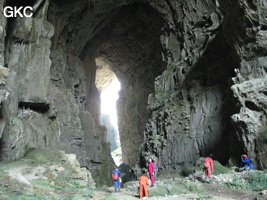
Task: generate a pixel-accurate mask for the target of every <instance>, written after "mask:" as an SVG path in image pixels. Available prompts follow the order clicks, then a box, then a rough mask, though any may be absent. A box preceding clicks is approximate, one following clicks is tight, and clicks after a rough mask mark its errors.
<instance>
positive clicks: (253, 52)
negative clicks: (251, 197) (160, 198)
mask: <svg viewBox="0 0 267 200" xmlns="http://www.w3.org/2000/svg"><path fill="white" fill-rule="evenodd" d="M24 4H25V5H26V4H29V5H31V6H34V15H33V17H32V18H10V19H7V18H5V17H4V16H3V15H0V69H2V70H1V76H0V78H1V81H0V84H1V88H0V99H1V102H2V104H1V116H0V127H1V128H0V131H1V133H0V136H1V140H0V150H1V160H2V161H11V160H15V159H18V158H20V157H22V156H23V155H24V154H25V153H26V152H27V151H28V149H30V148H35V147H39V148H41V147H44V148H54V149H60V150H64V151H65V152H66V153H75V154H76V156H77V159H78V160H79V162H80V163H81V166H83V167H86V168H87V169H89V170H90V171H91V173H92V176H93V178H94V180H95V182H96V184H98V185H101V184H111V182H112V181H111V180H107V179H108V178H103V177H110V174H109V171H110V170H111V169H112V166H113V165H114V162H113V160H112V158H111V156H110V150H109V145H108V144H107V143H106V138H107V136H106V134H107V133H106V129H105V128H104V127H103V126H101V125H100V105H101V103H100V93H99V90H98V88H97V87H96V81H97V83H99V82H101V81H99V80H101V77H96V71H97V69H99V67H101V66H98V65H102V64H99V60H101V61H104V64H105V63H106V64H108V69H109V70H111V71H112V72H114V73H115V74H116V76H117V78H118V79H119V81H120V82H121V85H122V87H121V88H122V89H121V91H120V98H119V100H118V105H117V106H118V115H119V116H118V119H119V131H120V138H121V144H122V154H123V161H124V162H125V163H126V164H128V165H130V166H131V167H133V166H134V165H135V164H136V163H138V165H140V166H141V167H144V166H145V160H146V159H147V158H148V157H152V158H155V159H157V160H158V161H159V166H160V167H161V169H163V170H173V169H178V168H180V167H183V166H188V165H192V164H194V163H195V162H196V160H197V159H198V158H199V157H201V156H206V155H208V154H209V153H213V154H214V156H215V158H216V159H218V160H219V161H220V162H221V163H223V164H224V163H227V162H228V160H229V158H231V159H232V160H235V161H236V163H238V161H239V159H240V154H242V153H248V154H249V155H250V156H251V157H252V158H253V159H254V160H255V162H256V166H257V167H258V168H266V165H267V164H266V155H267V154H266V148H265V147H266V71H267V70H266V59H267V58H266V53H267V51H266V41H267V40H266V16H265V13H266V6H267V5H266V2H265V1H263V0H262V1H244V0H237V1H235V2H232V1H231V2H230V1H223V0H217V1H212V0H203V1H195V0H189V1H182V0H181V1H170V0H162V1H157V0H155V1H148V0H130V1H128V0H122V1H118V0H111V1H95V0H79V1H75V3H74V2H73V1H69V0H66V1H61V0H51V1H47V0H39V1H32V2H28V1H25V2H16V1H13V0H6V1H3V0H2V1H0V5H1V6H0V8H1V10H0V11H2V7H3V5H13V6H14V5H18V6H19V5H24ZM233 19H234V20H233ZM104 64H103V65H104ZM7 69H8V70H7ZM7 71H8V72H7ZM2 72H3V73H2ZM103 74H106V73H103ZM103 76H104V75H103ZM105 76H106V75H105ZM103 79H104V78H103ZM105 80H106V81H103V82H102V83H101V84H103V85H104V84H106V83H107V82H109V81H110V79H109V78H107V79H105ZM101 84H100V85H101ZM140 144H142V145H141V146H140Z"/></svg>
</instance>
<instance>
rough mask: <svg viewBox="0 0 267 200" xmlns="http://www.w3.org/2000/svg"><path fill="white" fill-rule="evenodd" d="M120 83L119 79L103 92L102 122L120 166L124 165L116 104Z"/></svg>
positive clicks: (112, 152) (113, 81)
mask: <svg viewBox="0 0 267 200" xmlns="http://www.w3.org/2000/svg"><path fill="white" fill-rule="evenodd" d="M119 91H120V82H119V80H118V79H117V78H115V79H114V80H112V82H111V83H110V84H109V85H108V86H107V87H106V88H104V89H103V91H101V96H100V98H101V116H100V122H101V124H102V125H104V126H106V128H107V139H106V140H107V142H109V143H110V151H111V155H112V157H113V159H114V161H115V163H116V165H117V166H119V165H120V164H121V163H122V155H121V154H122V153H121V144H120V135H119V130H118V117H117V106H116V102H117V100H118V98H119V95H118V92H119Z"/></svg>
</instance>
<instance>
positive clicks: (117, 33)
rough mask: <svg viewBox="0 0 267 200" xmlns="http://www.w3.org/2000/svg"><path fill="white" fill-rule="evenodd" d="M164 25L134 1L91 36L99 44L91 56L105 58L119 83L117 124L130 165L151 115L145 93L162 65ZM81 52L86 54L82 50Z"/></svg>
mask: <svg viewBox="0 0 267 200" xmlns="http://www.w3.org/2000/svg"><path fill="white" fill-rule="evenodd" d="M163 26H164V21H163V19H162V18H161V16H160V15H159V13H157V12H156V11H155V10H154V9H153V8H151V7H150V6H148V5H146V4H142V3H135V4H133V5H128V6H123V7H122V8H120V9H119V10H118V11H117V12H116V13H115V14H113V16H112V17H110V18H109V20H108V21H107V22H106V26H104V27H103V29H102V30H100V31H99V33H97V34H96V35H95V37H94V39H93V42H97V43H99V46H98V47H97V49H96V51H95V54H94V55H93V57H99V58H102V59H104V60H106V62H108V63H109V64H110V66H111V69H112V70H113V71H114V73H115V74H116V76H117V78H118V79H119V81H120V83H121V91H120V94H119V100H118V103H117V109H118V125H119V132H120V140H121V145H122V158H123V161H124V163H126V164H129V165H130V166H134V165H135V163H136V162H137V161H138V159H139V157H140V152H139V146H140V144H141V143H142V142H143V139H144V138H143V132H144V129H145V123H146V121H147V120H148V118H149V116H150V112H149V110H148V109H147V99H148V95H149V94H150V93H152V92H153V91H154V80H155V78H156V77H157V76H158V75H160V74H161V73H162V71H163V70H164V68H165V67H164V63H163V62H162V56H161V52H162V46H161V43H160V35H161V34H162V28H163ZM102 35H105V36H106V37H105V38H102V37H101V36H102ZM98 38H101V39H100V40H101V41H98ZM88 45H89V46H85V49H89V48H90V46H91V43H90V41H89V43H88ZM83 55H84V56H85V57H86V56H87V54H86V51H85V50H84V51H83Z"/></svg>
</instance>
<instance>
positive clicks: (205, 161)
mask: <svg viewBox="0 0 267 200" xmlns="http://www.w3.org/2000/svg"><path fill="white" fill-rule="evenodd" d="M204 167H205V168H208V167H210V163H209V159H208V158H206V159H205V160H204Z"/></svg>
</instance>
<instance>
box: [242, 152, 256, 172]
mask: <svg viewBox="0 0 267 200" xmlns="http://www.w3.org/2000/svg"><path fill="white" fill-rule="evenodd" d="M241 161H242V164H243V165H244V167H242V168H241V169H240V170H239V171H243V170H253V169H254V164H253V162H252V160H251V159H250V158H249V157H248V156H247V155H246V154H243V155H242V156H241Z"/></svg>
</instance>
